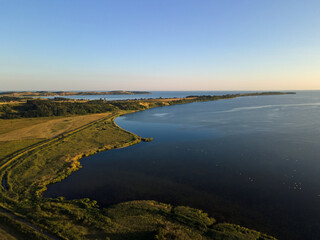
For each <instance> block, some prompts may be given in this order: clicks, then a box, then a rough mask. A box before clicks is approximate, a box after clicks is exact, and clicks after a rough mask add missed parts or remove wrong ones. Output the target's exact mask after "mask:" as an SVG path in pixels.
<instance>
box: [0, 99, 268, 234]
mask: <svg viewBox="0 0 320 240" xmlns="http://www.w3.org/2000/svg"><path fill="white" fill-rule="evenodd" d="M161 101H162V100H161ZM152 102H153V103H154V100H153V101H152ZM153 103H152V104H153ZM153 106H156V104H155V105H153ZM129 112H132V111H129V110H128V111H121V110H117V111H114V112H109V113H104V114H92V115H82V116H72V117H71V116H70V117H51V118H31V119H30V118H23V119H14V120H10V119H9V120H1V122H0V126H1V127H0V139H2V140H1V143H2V144H1V155H0V159H1V161H0V178H1V179H2V186H1V187H0V207H1V208H2V209H5V210H6V211H9V212H11V213H14V214H16V215H17V216H19V217H20V218H22V219H24V221H27V222H29V223H30V224H32V225H34V226H36V227H38V228H41V229H43V230H44V231H45V232H47V233H50V234H52V235H54V236H57V237H58V238H61V239H112V240H117V239H121V240H126V239H141V240H144V239H145V240H149V239H155V240H156V239H158V240H165V239H168V240H169V239H181V240H182V239H185V240H188V239H190V240H191V239H203V240H206V239H239V240H241V239H252V240H256V239H259V240H263V239H274V238H272V237H269V236H267V235H264V234H261V233H259V232H256V231H254V230H249V229H246V228H243V227H240V226H237V225H232V224H224V223H216V222H215V220H214V219H213V218H211V217H208V216H207V214H205V213H203V212H201V211H200V210H197V209H192V208H189V207H182V206H178V207H175V206H171V205H168V204H162V203H158V202H155V201H133V202H127V203H121V204H117V205H115V206H112V207H109V208H99V207H98V203H97V202H96V201H94V200H90V199H79V200H72V201H68V200H65V199H64V198H62V197H60V198H57V199H45V198H42V197H41V193H42V192H43V191H44V190H45V189H46V186H47V185H48V184H52V183H55V182H58V181H61V180H62V179H64V178H66V177H67V176H69V175H70V174H71V173H72V172H74V171H76V170H77V169H79V168H80V167H81V166H80V163H79V159H80V158H82V157H83V156H88V155H91V154H95V153H96V152H99V151H105V150H109V149H114V148H120V147H126V146H129V145H132V144H136V143H139V142H140V141H141V140H144V139H141V138H140V137H139V136H137V135H135V134H132V133H130V132H127V131H125V130H123V129H121V128H119V127H118V126H117V125H116V124H115V123H114V121H113V120H114V118H115V117H117V116H119V115H121V114H126V113H129ZM19 133H20V134H19ZM0 229H1V230H0V238H1V239H5V237H6V238H8V239H28V238H25V236H29V239H47V237H46V236H45V235H43V234H42V235H41V233H39V232H37V230H35V229H33V228H30V227H28V226H25V224H23V222H19V221H17V220H13V219H8V216H2V217H1V216H0ZM12 229H13V230H14V231H12ZM13 233H15V234H16V235H14V234H13ZM21 236H23V237H21Z"/></svg>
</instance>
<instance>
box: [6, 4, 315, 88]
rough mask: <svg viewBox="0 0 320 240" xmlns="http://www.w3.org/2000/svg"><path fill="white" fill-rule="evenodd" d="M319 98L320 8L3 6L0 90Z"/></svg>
mask: <svg viewBox="0 0 320 240" xmlns="http://www.w3.org/2000/svg"><path fill="white" fill-rule="evenodd" d="M119 89H122V90H148V91H152V90H153V91H156V90H166V91H169V90H175V91H177V90H319V89H320V1H319V0H304V1H301V0H152V1H150V0H113V1H109V0H68V1H65V0H54V1H43V0H28V1H25V0H19V1H18V0H0V90H2V91H10V90H16V91H23V90H49V91H50V90H64V91H68V90H79V91H81V90H119Z"/></svg>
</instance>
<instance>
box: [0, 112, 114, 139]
mask: <svg viewBox="0 0 320 240" xmlns="http://www.w3.org/2000/svg"><path fill="white" fill-rule="evenodd" d="M108 115H110V113H100V114H90V115H82V116H72V117H63V118H61V117H53V118H30V119H12V120H0V141H16V140H24V139H35V138H52V137H55V136H57V135H59V134H62V133H63V132H65V131H70V130H72V129H75V128H77V127H81V126H82V125H85V124H87V123H89V122H92V121H95V120H97V119H99V118H102V117H105V116H108Z"/></svg>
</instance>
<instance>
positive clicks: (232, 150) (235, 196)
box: [45, 91, 320, 240]
mask: <svg viewBox="0 0 320 240" xmlns="http://www.w3.org/2000/svg"><path fill="white" fill-rule="evenodd" d="M116 122H117V124H118V125H120V126H121V127H123V128H124V129H127V130H129V131H132V132H135V133H137V134H138V135H140V136H143V137H153V138H154V141H152V142H149V143H141V144H137V145H134V146H131V147H128V148H124V149H118V150H111V151H107V152H101V153H99V154H96V155H94V156H90V157H86V158H83V159H82V160H81V164H82V165H83V168H82V169H80V170H79V171H77V172H75V173H73V174H72V175H71V176H70V177H68V178H67V179H65V180H64V181H62V182H60V183H57V184H54V185H51V186H49V187H48V191H47V192H46V193H45V196H46V197H56V196H65V197H66V198H67V199H74V198H84V197H89V198H92V199H96V200H98V202H99V205H100V206H108V205H110V204H114V203H118V202H123V201H128V200H135V199H154V200H158V201H162V202H166V203H172V204H180V205H181V204H182V205H189V206H192V207H196V208H201V209H203V210H205V211H207V212H208V213H210V214H211V215H212V216H213V217H215V218H216V219H218V220H219V221H228V222H233V223H238V224H243V225H244V226H247V227H252V228H256V229H259V230H262V231H264V232H267V233H269V234H273V235H275V236H277V237H279V238H280V239H299V240H300V239H317V240H318V239H320V92H319V91H310V92H298V94H297V95H284V96H265V97H262V96H261V97H244V98H237V99H231V100H221V101H215V102H203V103H191V104H185V105H177V106H170V107H162V108H155V109H150V110H147V111H143V112H138V113H134V114H129V115H126V116H123V117H120V118H117V120H116Z"/></svg>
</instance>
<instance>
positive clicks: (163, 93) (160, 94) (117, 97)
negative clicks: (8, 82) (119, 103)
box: [46, 91, 252, 100]
mask: <svg viewBox="0 0 320 240" xmlns="http://www.w3.org/2000/svg"><path fill="white" fill-rule="evenodd" d="M248 92H252V91H242V92H241V91H152V92H151V93H150V94H135V95H83V96H80V95H79V96H77V95H74V96H62V97H64V98H72V99H89V100H95V99H101V98H102V99H106V100H125V99H141V98H160V97H162V98H172V97H177V98H182V97H186V96H190V95H223V94H233V93H248ZM46 98H54V97H46Z"/></svg>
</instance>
